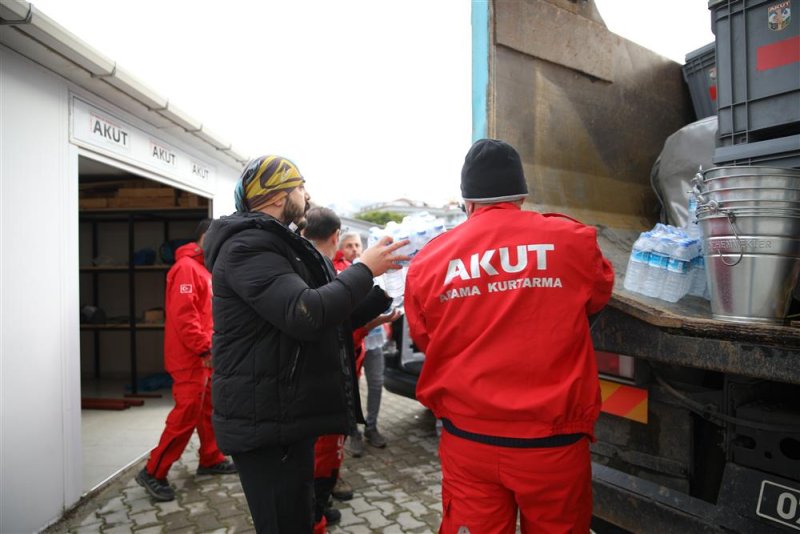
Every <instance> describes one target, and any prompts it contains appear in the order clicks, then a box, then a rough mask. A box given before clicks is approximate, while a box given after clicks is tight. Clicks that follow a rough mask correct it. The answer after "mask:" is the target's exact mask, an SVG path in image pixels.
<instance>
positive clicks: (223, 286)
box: [204, 156, 407, 534]
mask: <svg viewBox="0 0 800 534" xmlns="http://www.w3.org/2000/svg"><path fill="white" fill-rule="evenodd" d="M304 182H305V180H304V179H303V177H302V176H301V175H300V173H299V171H298V170H297V167H296V166H295V165H294V164H293V163H292V162H290V161H289V160H287V159H285V158H281V157H279V156H263V157H260V158H257V159H255V160H253V161H251V162H250V163H249V164H248V165H247V167H246V168H245V170H244V172H243V173H242V177H241V179H240V181H239V183H238V185H237V189H236V208H237V212H236V213H234V214H233V215H230V216H227V217H222V218H220V219H218V220H216V221H214V222H213V223H212V225H211V227H210V228H209V230H208V233H207V234H206V239H205V243H204V248H205V257H206V265H207V267H208V269H209V270H210V271H211V272H212V282H213V291H214V297H213V316H214V337H213V343H212V354H213V365H214V377H213V385H212V395H213V405H214V415H213V423H214V431H215V433H216V436H217V443H218V444H219V447H220V449H221V450H222V451H223V452H225V453H226V454H230V455H231V457H232V458H233V461H234V462H235V463H236V466H237V468H238V469H239V477H240V479H241V481H242V487H243V489H244V492H245V496H246V497H247V503H248V506H249V508H250V512H251V514H252V515H253V520H254V523H255V526H256V530H257V531H258V532H259V533H292V534H293V533H310V532H311V531H312V524H313V517H312V515H313V514H312V509H313V494H314V480H313V472H314V448H313V447H314V439H315V438H316V437H317V436H319V435H322V434H343V433H347V432H348V431H350V430H351V429H352V428H353V427H354V425H355V422H356V420H357V419H362V418H361V417H360V407H359V406H360V402H359V401H358V398H357V392H358V390H357V388H356V383H355V380H354V362H353V361H352V357H351V356H350V355H352V346H349V345H348V343H350V344H351V343H352V339H351V337H350V335H349V332H350V331H351V329H352V326H353V324H356V325H357V323H359V322H366V321H367V320H369V319H371V318H372V317H374V316H375V315H377V314H378V313H380V312H381V311H383V309H385V308H386V306H387V304H388V301H386V300H385V297H382V296H381V295H380V294H378V292H375V293H373V294H372V295H370V292H371V291H372V290H373V277H375V276H379V275H381V274H383V273H384V272H386V271H387V270H388V269H392V268H398V267H399V265H398V264H397V262H398V261H403V260H405V259H407V258H405V257H404V256H400V255H397V254H395V251H396V250H397V248H399V247H401V246H403V245H404V244H405V243H406V242H405V241H402V242H398V243H393V244H389V241H390V240H389V239H385V240H383V241H381V242H380V243H378V244H377V245H375V246H374V247H371V248H369V249H367V250H366V251H364V254H363V255H362V256H361V260H362V261H361V263H359V264H357V265H353V266H352V267H350V268H348V269H346V270H345V271H343V272H342V273H340V274H339V276H338V277H337V276H336V274H335V271H334V270H333V268H332V266H331V264H330V262H329V261H327V260H326V259H325V258H323V256H322V255H320V253H319V252H317V250H316V249H315V248H314V246H313V245H312V244H311V243H310V242H308V241H307V240H306V239H305V238H303V237H301V236H300V235H298V234H297V233H296V232H295V230H296V227H297V225H298V224H300V223H301V222H302V221H303V219H304V215H305V212H306V211H307V210H308V207H309V205H308V201H309V196H308V194H307V193H306V192H305V186H304ZM381 293H382V292H381ZM368 295H370V298H367V297H368ZM365 299H366V302H365ZM370 303H371V304H370Z"/></svg>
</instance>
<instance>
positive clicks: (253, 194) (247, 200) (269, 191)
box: [234, 156, 305, 211]
mask: <svg viewBox="0 0 800 534" xmlns="http://www.w3.org/2000/svg"><path fill="white" fill-rule="evenodd" d="M303 182H305V179H304V178H303V177H302V176H301V175H300V171H299V170H297V166H296V165H295V164H294V163H292V162H291V161H289V160H288V159H286V158H282V157H280V156H261V157H259V158H255V159H254V160H251V161H250V163H248V164H247V167H245V169H244V171H243V172H242V177H241V179H240V180H239V183H238V184H237V185H236V191H235V192H234V197H235V200H236V210H237V211H253V210H255V209H259V208H263V207H265V206H271V205H272V204H276V203H277V202H280V201H281V200H282V199H284V198H286V196H287V195H288V194H289V193H290V192H291V190H292V189H294V188H295V187H297V186H298V185H300V184H302V183H303Z"/></svg>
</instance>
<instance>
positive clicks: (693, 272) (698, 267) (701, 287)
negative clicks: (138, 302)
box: [689, 254, 707, 297]
mask: <svg viewBox="0 0 800 534" xmlns="http://www.w3.org/2000/svg"><path fill="white" fill-rule="evenodd" d="M689 277H690V278H691V280H692V282H691V285H690V286H689V294H690V295H694V296H695V297H705V294H706V285H707V281H706V261H705V258H703V255H702V254H698V255H697V256H695V257H694V258H692V266H691V268H690V269H689Z"/></svg>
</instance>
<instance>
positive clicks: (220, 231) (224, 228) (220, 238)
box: [203, 211, 293, 272]
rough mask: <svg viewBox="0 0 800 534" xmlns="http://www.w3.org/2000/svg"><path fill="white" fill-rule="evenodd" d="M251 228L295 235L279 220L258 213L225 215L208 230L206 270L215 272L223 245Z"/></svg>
mask: <svg viewBox="0 0 800 534" xmlns="http://www.w3.org/2000/svg"><path fill="white" fill-rule="evenodd" d="M250 228H263V229H268V230H271V231H273V232H285V233H286V234H293V232H292V231H291V230H289V229H288V228H287V227H285V226H284V225H283V224H281V222H280V221H278V219H276V218H274V217H272V216H270V215H267V214H265V213H261V212H258V211H248V212H243V211H237V212H236V213H233V214H231V215H223V216H222V217H220V218H219V219H215V220H214V221H212V222H211V226H210V227H209V228H208V231H207V232H206V237H205V239H204V240H203V251H204V253H205V259H206V269H208V270H209V272H213V270H214V262H216V260H217V258H218V257H219V251H220V250H221V249H222V245H224V244H225V242H226V241H227V240H228V239H230V238H231V237H232V236H234V235H236V234H238V233H239V232H241V231H242V230H247V229H250Z"/></svg>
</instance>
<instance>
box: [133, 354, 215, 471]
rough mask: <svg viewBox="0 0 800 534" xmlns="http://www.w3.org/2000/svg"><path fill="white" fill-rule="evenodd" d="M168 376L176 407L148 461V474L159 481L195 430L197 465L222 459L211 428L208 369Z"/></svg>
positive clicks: (168, 418) (178, 372) (175, 373)
mask: <svg viewBox="0 0 800 534" xmlns="http://www.w3.org/2000/svg"><path fill="white" fill-rule="evenodd" d="M170 375H171V376H172V380H173V384H172V397H173V398H174V400H175V407H174V408H173V409H172V411H171V412H169V415H168V416H167V422H166V426H165V428H164V432H163V433H162V434H161V439H160V440H159V442H158V445H157V446H156V448H155V449H153V450H152V451H151V452H150V459H149V460H148V461H147V472H148V473H149V474H150V475H152V476H154V477H156V478H158V479H163V478H166V476H167V473H168V472H169V468H170V467H172V464H173V463H175V461H176V460H178V459H179V458H180V457H181V454H183V451H184V449H185V448H186V445H187V444H188V443H189V439H191V437H192V433H193V432H194V430H195V429H197V434H198V436H200V465H202V466H203V467H210V466H212V465H215V464H218V463H220V462H221V461H223V460H224V459H225V456H224V455H223V454H222V452H221V451H220V450H219V448H218V447H217V440H216V438H215V437H214V430H213V428H212V427H211V369H208V368H205V367H196V368H194V369H185V370H181V371H174V372H172V373H170Z"/></svg>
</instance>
